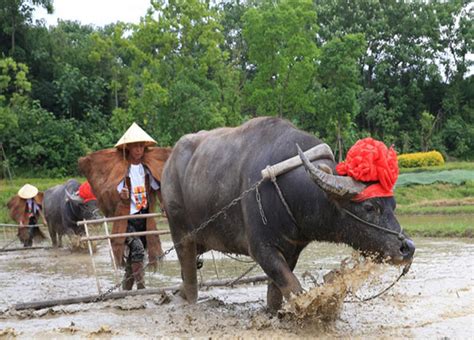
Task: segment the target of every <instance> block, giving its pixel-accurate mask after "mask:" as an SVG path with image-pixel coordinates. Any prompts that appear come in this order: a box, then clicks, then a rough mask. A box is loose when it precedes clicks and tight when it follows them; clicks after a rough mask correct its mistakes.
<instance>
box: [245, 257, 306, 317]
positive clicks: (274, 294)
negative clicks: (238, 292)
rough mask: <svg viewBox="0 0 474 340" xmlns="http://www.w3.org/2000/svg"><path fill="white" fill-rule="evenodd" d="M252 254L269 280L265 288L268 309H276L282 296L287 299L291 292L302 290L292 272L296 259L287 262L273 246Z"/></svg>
mask: <svg viewBox="0 0 474 340" xmlns="http://www.w3.org/2000/svg"><path fill="white" fill-rule="evenodd" d="M254 256H255V259H256V261H257V262H258V264H259V265H260V266H261V267H262V269H263V271H264V272H265V274H267V275H268V277H269V278H270V280H271V282H270V283H269V285H268V290H267V307H268V309H269V310H271V311H276V310H278V309H279V308H280V306H281V303H282V297H285V299H287V300H288V299H289V298H290V296H291V294H298V293H301V292H302V291H303V288H302V287H301V284H300V282H299V281H298V279H297V278H296V276H295V274H293V272H292V270H293V269H294V266H295V263H296V259H295V260H293V261H290V263H288V262H287V261H286V260H285V258H284V257H283V255H282V254H281V253H280V252H279V251H278V250H277V249H274V248H264V249H263V251H262V250H260V251H258V253H257V254H255V255H254Z"/></svg>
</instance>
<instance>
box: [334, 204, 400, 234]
mask: <svg viewBox="0 0 474 340" xmlns="http://www.w3.org/2000/svg"><path fill="white" fill-rule="evenodd" d="M342 210H343V211H344V212H345V213H346V214H348V215H349V216H351V217H352V218H354V219H356V220H357V221H359V222H362V223H364V224H365V225H368V226H369V227H372V228H376V229H379V230H383V231H385V232H387V233H389V234H392V235H395V236H397V237H398V239H399V240H400V241H403V240H405V239H406V237H405V236H404V235H403V229H402V228H401V227H400V232H399V233H397V232H396V231H393V230H390V229H387V228H384V227H381V226H379V225H377V224H374V223H370V222H367V221H366V220H363V219H362V218H360V217H359V216H357V215H355V214H353V213H351V212H350V211H349V210H347V209H345V208H342Z"/></svg>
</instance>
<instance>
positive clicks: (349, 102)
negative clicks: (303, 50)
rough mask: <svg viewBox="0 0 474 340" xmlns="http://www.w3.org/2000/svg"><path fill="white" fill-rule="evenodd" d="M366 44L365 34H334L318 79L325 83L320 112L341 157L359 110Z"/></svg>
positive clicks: (323, 52)
mask: <svg viewBox="0 0 474 340" xmlns="http://www.w3.org/2000/svg"><path fill="white" fill-rule="evenodd" d="M365 48H366V43H365V40H364V36H363V35H362V34H348V35H347V36H344V37H342V38H334V39H332V40H330V41H329V42H327V43H326V44H324V45H323V46H322V49H321V58H320V65H319V72H318V80H319V82H320V84H321V87H320V89H319V91H318V93H317V103H318V114H319V115H320V120H322V121H324V122H325V127H326V133H327V135H328V137H329V138H328V139H329V141H332V140H333V138H331V136H335V142H336V146H337V151H338V153H339V159H340V160H341V159H342V156H343V150H344V147H343V144H344V142H343V140H344V138H345V137H347V136H348V135H349V133H350V130H351V129H352V122H353V121H354V118H355V116H356V115H357V113H358V112H359V103H358V101H357V97H358V95H359V92H360V90H361V89H362V87H361V86H360V85H359V73H358V64H357V60H358V59H359V58H360V57H361V56H362V54H363V53H364V51H365Z"/></svg>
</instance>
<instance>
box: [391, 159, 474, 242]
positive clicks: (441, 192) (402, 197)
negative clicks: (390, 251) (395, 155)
mask: <svg viewBox="0 0 474 340" xmlns="http://www.w3.org/2000/svg"><path fill="white" fill-rule="evenodd" d="M455 169H461V170H471V171H472V170H474V162H453V163H446V165H445V166H441V167H439V166H436V167H429V168H415V169H401V171H400V172H401V173H410V172H422V171H444V170H455ZM395 197H396V199H397V210H396V212H397V217H398V219H399V220H400V222H401V223H402V225H403V227H404V229H405V230H406V231H407V232H408V233H409V234H410V235H411V236H431V237H452V236H455V237H471V238H472V237H474V181H467V182H465V183H463V184H461V185H456V184H443V183H434V184H430V185H410V186H403V187H397V188H396V190H395Z"/></svg>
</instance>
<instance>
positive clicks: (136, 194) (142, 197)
mask: <svg viewBox="0 0 474 340" xmlns="http://www.w3.org/2000/svg"><path fill="white" fill-rule="evenodd" d="M133 201H134V202H135V206H136V208H137V210H138V211H140V210H141V209H143V208H146V207H147V203H148V202H147V198H146V190H145V187H144V186H136V187H134V188H133Z"/></svg>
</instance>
